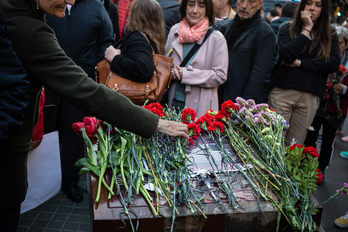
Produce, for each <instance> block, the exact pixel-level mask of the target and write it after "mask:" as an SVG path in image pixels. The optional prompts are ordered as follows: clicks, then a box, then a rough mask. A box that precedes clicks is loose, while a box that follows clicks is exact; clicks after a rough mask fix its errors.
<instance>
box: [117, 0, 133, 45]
mask: <svg viewBox="0 0 348 232" xmlns="http://www.w3.org/2000/svg"><path fill="white" fill-rule="evenodd" d="M134 1H135V0H119V1H118V4H117V6H118V26H119V33H120V34H119V36H120V39H121V38H122V36H123V33H124V29H125V27H126V24H127V20H128V17H129V13H130V10H131V8H132V5H133V3H134Z"/></svg>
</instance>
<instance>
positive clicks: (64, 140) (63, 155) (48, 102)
mask: <svg viewBox="0 0 348 232" xmlns="http://www.w3.org/2000/svg"><path fill="white" fill-rule="evenodd" d="M43 115H44V130H45V133H49V132H52V131H55V130H58V133H59V145H60V159H61V170H62V188H70V187H72V186H74V185H77V184H78V181H79V178H80V177H79V174H78V173H79V168H76V167H75V162H76V161H77V160H78V159H79V158H81V157H82V156H83V149H84V141H83V138H82V136H81V135H78V134H76V132H74V131H73V129H72V124H73V123H75V122H82V120H83V118H84V117H85V113H84V112H83V111H81V110H80V109H78V108H77V107H75V106H73V105H72V104H70V103H69V102H67V101H66V100H64V99H62V98H61V97H59V96H58V95H56V94H55V93H53V92H52V91H51V90H49V89H47V88H46V89H45V107H44V110H43Z"/></svg>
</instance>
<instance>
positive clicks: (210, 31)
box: [180, 28, 214, 67]
mask: <svg viewBox="0 0 348 232" xmlns="http://www.w3.org/2000/svg"><path fill="white" fill-rule="evenodd" d="M213 31H214V30H213V29H211V28H209V29H208V31H207V33H205V36H204V39H203V42H202V43H201V44H198V43H196V44H195V45H194V46H193V48H191V50H190V51H189V53H188V54H187V55H186V56H185V58H184V60H183V61H182V62H181V64H180V67H185V66H186V64H187V63H188V62H189V60H190V59H191V57H192V56H193V55H194V54H195V53H196V52H197V51H198V49H199V48H200V46H202V44H203V43H204V41H206V40H207V39H208V37H209V36H210V34H211V33H212V32H213Z"/></svg>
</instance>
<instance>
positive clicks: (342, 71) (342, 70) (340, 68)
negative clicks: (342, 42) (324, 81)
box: [338, 64, 347, 75]
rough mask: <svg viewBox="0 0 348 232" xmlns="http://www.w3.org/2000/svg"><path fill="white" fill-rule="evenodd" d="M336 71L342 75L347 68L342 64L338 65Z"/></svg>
mask: <svg viewBox="0 0 348 232" xmlns="http://www.w3.org/2000/svg"><path fill="white" fill-rule="evenodd" d="M338 72H340V73H342V75H344V74H345V73H346V72H347V69H346V67H345V66H344V65H342V64H341V65H340V67H339V69H338Z"/></svg>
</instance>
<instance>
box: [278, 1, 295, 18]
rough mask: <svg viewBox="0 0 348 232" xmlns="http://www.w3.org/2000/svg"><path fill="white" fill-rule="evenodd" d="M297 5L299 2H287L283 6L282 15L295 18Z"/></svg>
mask: <svg viewBox="0 0 348 232" xmlns="http://www.w3.org/2000/svg"><path fill="white" fill-rule="evenodd" d="M297 6H298V3H297V2H287V3H285V4H284V6H283V8H282V17H288V18H294V16H295V12H296V8H297Z"/></svg>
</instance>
